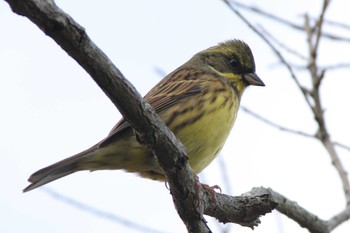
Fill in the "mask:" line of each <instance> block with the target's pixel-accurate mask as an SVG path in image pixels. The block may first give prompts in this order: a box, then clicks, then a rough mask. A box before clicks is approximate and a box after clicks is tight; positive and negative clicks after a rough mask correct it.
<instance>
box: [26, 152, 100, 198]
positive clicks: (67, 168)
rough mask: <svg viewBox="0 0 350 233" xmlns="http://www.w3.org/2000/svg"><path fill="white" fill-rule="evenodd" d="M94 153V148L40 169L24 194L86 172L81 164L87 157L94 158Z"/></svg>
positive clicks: (33, 176)
mask: <svg viewBox="0 0 350 233" xmlns="http://www.w3.org/2000/svg"><path fill="white" fill-rule="evenodd" d="M94 152H95V148H93V147H92V148H90V149H87V150H85V151H82V152H81V153H79V154H76V155H73V156H71V157H69V158H66V159H64V160H62V161H59V162H57V163H54V164H52V165H50V166H48V167H45V168H43V169H40V170H39V171H37V172H35V173H34V174H32V175H31V176H30V177H29V179H28V181H29V182H30V183H31V184H30V185H29V186H28V187H26V188H25V189H23V192H28V191H30V190H33V189H35V188H38V187H40V186H42V185H44V184H47V183H49V182H51V181H54V180H57V179H59V178H61V177H64V176H67V175H69V174H72V173H74V172H77V171H81V170H84V168H83V167H82V166H81V164H82V163H83V162H84V161H85V160H86V158H87V157H91V156H93V155H94Z"/></svg>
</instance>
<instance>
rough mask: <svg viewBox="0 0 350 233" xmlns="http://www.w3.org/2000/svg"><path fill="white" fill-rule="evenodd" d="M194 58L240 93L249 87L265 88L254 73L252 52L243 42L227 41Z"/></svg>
mask: <svg viewBox="0 0 350 233" xmlns="http://www.w3.org/2000/svg"><path fill="white" fill-rule="evenodd" d="M196 56H198V58H199V60H200V61H201V63H204V65H206V66H209V69H212V70H214V72H217V73H218V74H220V76H222V77H224V78H225V79H226V80H228V82H229V83H230V84H232V85H234V86H235V87H236V88H237V90H238V91H239V92H240V93H242V92H243V90H244V89H245V88H246V87H247V86H249V85H254V86H265V84H264V83H263V81H262V80H261V79H260V78H259V76H258V75H257V74H256V73H255V62H254V57H253V54H252V51H251V50H250V48H249V46H248V45H247V44H246V43H244V42H243V41H240V40H229V41H226V42H224V43H220V44H218V45H216V46H214V47H211V48H208V49H206V50H204V51H202V52H200V53H198V54H197V55H196ZM202 65H203V64H202Z"/></svg>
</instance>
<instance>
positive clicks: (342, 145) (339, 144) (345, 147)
mask: <svg viewBox="0 0 350 233" xmlns="http://www.w3.org/2000/svg"><path fill="white" fill-rule="evenodd" d="M333 145H335V146H339V147H340V148H343V149H345V150H348V151H350V146H347V145H345V144H343V143H340V142H333Z"/></svg>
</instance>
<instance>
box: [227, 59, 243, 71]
mask: <svg viewBox="0 0 350 233" xmlns="http://www.w3.org/2000/svg"><path fill="white" fill-rule="evenodd" d="M228 62H229V63H230V66H231V67H232V68H238V67H239V66H240V64H239V61H238V60H237V58H235V57H230V58H229V60H228Z"/></svg>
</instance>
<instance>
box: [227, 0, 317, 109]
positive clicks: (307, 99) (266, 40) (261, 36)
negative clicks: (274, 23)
mask: <svg viewBox="0 0 350 233" xmlns="http://www.w3.org/2000/svg"><path fill="white" fill-rule="evenodd" d="M222 1H223V2H224V3H225V4H226V5H227V6H228V7H229V8H230V9H231V10H232V11H233V12H234V13H235V14H236V15H237V16H238V17H239V18H240V19H241V20H242V21H243V22H244V23H245V24H246V25H247V26H248V27H249V28H251V29H252V31H253V32H255V33H256V34H257V35H258V36H259V37H260V38H261V39H262V40H263V41H265V43H266V44H267V45H268V46H269V47H270V48H271V49H272V51H273V52H274V53H275V55H276V56H277V57H278V58H279V59H280V61H281V62H282V64H283V65H284V66H285V67H286V68H287V70H288V72H289V74H290V75H291V77H292V79H293V80H294V82H295V84H296V85H297V87H298V88H299V90H301V92H302V94H303V96H304V99H305V101H306V103H307V105H308V106H309V107H310V108H312V103H311V102H310V99H309V98H308V93H306V92H304V90H305V88H304V87H303V86H302V85H301V83H300V82H299V80H298V79H297V76H296V74H295V73H294V71H293V68H292V67H291V66H290V65H289V63H288V62H287V61H286V59H285V58H284V57H283V55H282V54H281V53H280V51H279V50H278V49H277V48H276V47H275V46H274V45H273V44H272V43H271V41H270V40H269V39H267V37H266V36H265V35H264V34H263V33H261V32H260V31H259V30H258V29H257V28H256V27H255V26H253V25H252V24H251V23H250V22H249V21H248V20H247V19H246V18H245V17H244V16H243V15H242V14H241V13H240V12H239V11H238V10H237V9H235V8H234V7H233V6H232V5H231V3H230V1H229V0H222Z"/></svg>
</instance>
